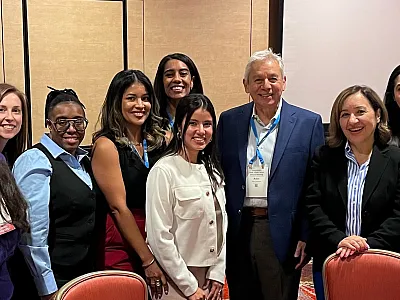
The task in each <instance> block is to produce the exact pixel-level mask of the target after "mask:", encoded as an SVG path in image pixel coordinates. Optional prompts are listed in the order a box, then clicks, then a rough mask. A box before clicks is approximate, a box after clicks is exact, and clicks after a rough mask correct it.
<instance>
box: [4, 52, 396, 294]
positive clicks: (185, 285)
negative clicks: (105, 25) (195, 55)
mask: <svg viewBox="0 0 400 300" xmlns="http://www.w3.org/2000/svg"><path fill="white" fill-rule="evenodd" d="M243 85H244V89H245V91H246V92H247V93H248V94H249V95H250V97H251V99H252V100H253V101H252V102H249V103H247V104H244V105H242V106H239V107H236V108H232V109H230V110H228V111H226V112H223V113H222V114H221V115H220V118H219V121H218V123H217V117H216V113H215V110H214V106H213V104H212V102H211V100H210V99H209V98H208V97H207V96H205V95H204V94H203V87H202V83H201V79H200V74H199V71H198V69H197V67H196V65H195V64H194V62H193V61H192V60H191V59H190V58H189V57H188V56H186V55H184V54H180V53H175V54H170V55H167V56H165V57H164V58H163V59H162V60H161V62H160V64H159V66H158V69H157V73H156V76H155V80H154V88H153V85H152V83H151V81H150V80H149V78H148V77H147V76H146V75H145V74H143V73H142V72H141V71H139V70H123V71H121V72H119V73H117V74H116V75H115V76H114V78H113V79H112V81H111V83H110V86H109V88H108V91H107V94H106V96H105V101H104V103H103V105H102V108H101V111H100V115H99V118H98V126H97V127H98V128H97V130H96V131H95V133H94V134H93V144H92V148H91V153H88V152H86V151H85V150H83V149H82V148H80V144H81V142H82V140H83V138H84V136H85V130H86V128H87V125H88V120H87V119H86V115H85V106H84V104H83V103H82V102H81V101H80V99H79V97H78V95H77V94H76V93H75V91H73V90H71V89H63V90H56V89H53V88H51V91H50V92H49V94H48V95H47V98H46V105H45V126H46V128H48V133H45V134H44V135H43V136H42V138H41V139H40V142H39V143H37V144H36V145H34V146H33V147H32V148H31V149H28V150H26V145H27V139H28V138H27V131H28V128H27V126H28V123H27V105H26V99H25V96H24V95H23V94H22V93H21V92H20V91H18V90H17V89H16V88H15V87H13V86H11V85H8V84H0V153H1V157H0V160H1V161H2V162H0V164H1V165H0V168H1V170H0V180H1V182H0V193H1V195H0V196H1V202H0V208H1V211H0V291H1V292H0V299H1V300H3V299H7V300H8V299H11V297H12V294H13V284H14V286H15V293H14V299H17V298H16V296H15V295H16V294H17V291H18V290H20V289H24V294H25V295H26V294H27V293H30V294H29V295H30V299H34V298H35V296H36V297H39V299H42V300H47V299H52V298H53V297H54V295H55V293H56V292H57V290H58V289H59V288H60V287H61V286H63V285H64V284H65V283H67V282H68V281H70V280H72V279H74V278H76V277H78V276H80V275H83V274H86V273H89V272H92V271H95V270H110V269H111V270H126V271H133V272H136V273H138V274H140V275H142V276H143V277H144V278H145V279H146V281H147V283H148V286H149V290H150V293H151V297H152V298H153V299H166V300H168V299H171V300H175V299H176V300H178V299H189V300H200V299H211V300H222V290H223V285H224V282H225V276H226V278H227V282H228V285H229V290H230V298H231V299H232V300H237V299H262V300H280V299H282V300H292V299H297V293H298V287H299V281H300V273H301V269H302V267H303V266H304V265H305V264H307V263H308V261H309V259H310V257H311V256H312V257H313V273H314V284H315V289H316V293H317V297H318V299H319V300H321V299H324V294H323V282H322V275H321V269H322V264H323V261H324V259H325V258H326V257H327V256H328V255H330V254H331V253H335V252H336V253H337V254H338V255H340V256H341V257H345V258H347V257H349V256H351V255H353V254H355V253H359V252H363V251H367V250H368V249H369V248H380V249H387V250H392V251H398V252H400V242H399V241H400V239H399V238H400V149H398V146H399V141H400V139H399V137H400V122H397V118H398V116H400V108H399V106H400V66H399V67H397V68H396V69H395V70H394V71H393V73H392V75H391V76H390V78H389V83H388V87H387V91H386V94H385V102H383V101H382V100H381V99H380V98H379V96H378V95H377V94H376V93H375V92H374V91H373V90H372V89H371V88H369V87H366V86H352V87H349V88H347V89H345V90H344V91H342V92H341V93H340V94H339V96H338V97H337V99H336V100H335V102H334V104H333V107H332V112H331V119H330V125H329V134H328V137H327V143H326V144H325V139H324V130H323V125H322V119H321V117H320V116H319V115H318V114H316V113H314V112H310V111H308V110H305V109H303V108H299V107H296V106H293V105H291V104H289V103H288V102H286V101H285V100H284V99H283V98H282V93H283V91H284V90H285V87H286V76H285V72H284V64H283V60H282V58H281V57H280V56H279V55H277V54H275V53H273V52H272V51H271V50H263V51H259V52H255V53H254V54H253V55H252V56H251V57H250V59H249V60H248V62H247V65H246V67H245V73H244V77H243ZM397 123H398V124H397ZM217 124H218V126H217ZM89 157H90V158H89ZM10 167H11V170H12V174H11V172H10ZM14 252H16V254H18V253H20V261H19V262H20V264H19V265H18V264H15V263H13V264H11V263H9V265H8V267H7V264H6V263H7V261H9V262H10V260H9V258H10V257H11V256H12V255H13V253H14ZM16 257H17V255H15V256H14V258H16ZM22 257H23V258H24V259H23V260H22ZM25 262H26V265H27V266H28V269H29V271H30V275H29V276H28V278H30V279H31V281H32V282H33V283H32V286H33V287H34V290H33V291H28V286H29V285H28V283H27V281H26V280H25V278H27V277H23V276H22V274H21V273H22V271H21V270H22V269H19V266H20V265H22V264H25ZM16 268H17V269H16ZM15 269H16V270H15ZM9 271H10V273H11V278H10V274H9ZM21 278H24V282H19V281H21Z"/></svg>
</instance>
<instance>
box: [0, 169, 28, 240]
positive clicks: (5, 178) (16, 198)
mask: <svg viewBox="0 0 400 300" xmlns="http://www.w3.org/2000/svg"><path fill="white" fill-rule="evenodd" d="M0 206H1V207H2V209H3V211H6V212H8V214H9V215H10V217H11V221H12V224H13V225H14V226H15V227H17V228H19V229H22V230H23V231H25V232H27V231H29V223H28V218H27V213H26V212H27V209H28V204H27V203H26V201H25V199H24V197H23V196H22V193H21V192H20V190H19V189H18V186H17V184H16V182H15V179H14V177H13V176H12V174H11V171H10V169H9V167H8V165H7V164H6V162H4V161H0ZM0 214H1V217H2V218H3V219H4V218H5V216H4V215H3V214H2V213H1V211H0Z"/></svg>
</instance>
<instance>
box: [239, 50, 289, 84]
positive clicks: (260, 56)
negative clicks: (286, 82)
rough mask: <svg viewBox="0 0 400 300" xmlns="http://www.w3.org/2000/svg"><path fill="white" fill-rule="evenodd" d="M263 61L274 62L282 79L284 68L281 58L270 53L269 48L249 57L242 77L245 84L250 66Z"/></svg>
mask: <svg viewBox="0 0 400 300" xmlns="http://www.w3.org/2000/svg"><path fill="white" fill-rule="evenodd" d="M263 60H275V61H276V62H277V63H278V64H279V68H280V69H281V73H282V77H284V76H285V66H284V64H283V60H282V57H281V56H280V55H279V54H277V53H274V52H273V51H272V49H271V48H269V49H265V50H261V51H257V52H254V53H253V55H252V56H250V58H249V60H248V62H247V65H246V69H245V71H244V77H243V78H244V80H245V81H246V82H248V81H249V75H250V69H251V65H252V64H253V63H254V62H255V61H263Z"/></svg>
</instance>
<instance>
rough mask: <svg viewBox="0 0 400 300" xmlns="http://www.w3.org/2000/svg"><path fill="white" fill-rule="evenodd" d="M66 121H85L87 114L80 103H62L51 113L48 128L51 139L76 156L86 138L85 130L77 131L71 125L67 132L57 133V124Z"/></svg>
mask: <svg viewBox="0 0 400 300" xmlns="http://www.w3.org/2000/svg"><path fill="white" fill-rule="evenodd" d="M65 119H78V120H79V119H85V112H84V110H83V108H82V106H80V105H79V104H78V103H75V102H61V103H59V104H57V105H56V106H55V107H54V108H53V109H52V110H51V111H50V112H49V120H50V121H49V120H48V121H47V126H48V127H49V129H50V138H51V139H52V140H53V141H54V142H55V143H56V144H57V145H58V146H60V147H61V148H63V149H64V150H65V151H67V152H69V153H71V154H72V155H74V154H75V151H76V149H77V148H78V146H79V144H80V143H81V142H82V140H83V138H84V137H85V130H79V131H78V130H76V128H75V127H74V126H73V125H71V123H69V126H68V128H67V129H66V130H63V131H57V128H56V124H55V123H56V122H57V121H62V120H65Z"/></svg>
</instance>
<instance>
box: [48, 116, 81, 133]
mask: <svg viewBox="0 0 400 300" xmlns="http://www.w3.org/2000/svg"><path fill="white" fill-rule="evenodd" d="M47 120H48V121H50V122H51V124H53V126H54V128H55V129H56V130H57V131H58V132H65V131H67V130H68V128H69V127H70V126H71V125H72V126H73V127H74V128H75V130H76V131H84V130H85V129H86V127H87V126H88V123H89V121H88V120H87V119H85V118H76V119H58V120H57V121H55V122H53V121H52V120H49V119H47Z"/></svg>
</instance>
